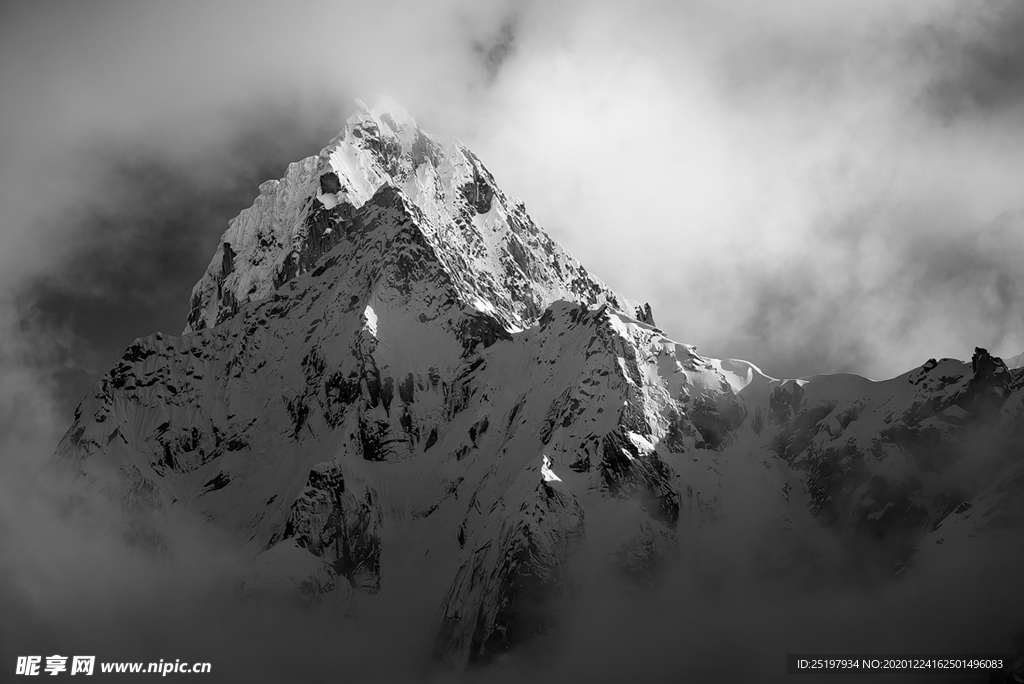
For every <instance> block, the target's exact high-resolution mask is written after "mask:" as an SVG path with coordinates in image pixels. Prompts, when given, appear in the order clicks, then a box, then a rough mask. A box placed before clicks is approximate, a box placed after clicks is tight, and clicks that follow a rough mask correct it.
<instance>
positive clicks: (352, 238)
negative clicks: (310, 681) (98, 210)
mask: <svg viewBox="0 0 1024 684" xmlns="http://www.w3.org/2000/svg"><path fill="white" fill-rule="evenodd" d="M634 312H635V315H631V314H634ZM1022 400H1024V372H1021V371H1017V370H1013V369H1010V368H1007V366H1006V364H1004V363H1003V362H1002V361H1000V360H999V359H997V358H994V357H992V356H990V355H989V354H988V353H987V352H985V351H984V350H980V349H979V350H977V352H976V353H975V355H974V358H973V359H972V361H971V363H969V364H968V363H964V362H961V361H956V360H952V359H943V360H940V361H937V360H931V361H929V362H928V363H926V364H924V365H923V366H921V367H920V368H917V369H915V370H913V371H911V372H909V373H906V374H904V375H901V376H899V377H897V378H893V379H890V380H886V381H882V382H873V381H870V380H867V379H865V378H861V377H858V376H852V375H822V376H814V377H810V378H805V379H801V380H787V379H775V378H771V377H768V376H766V375H764V374H763V373H762V372H761V371H760V370H759V369H758V368H757V367H756V366H755V365H753V364H751V363H749V362H746V361H741V360H735V359H724V360H719V359H713V358H707V357H704V356H702V355H700V354H698V353H697V351H696V349H695V348H694V347H692V346H690V345H686V344H682V343H679V342H677V341H675V340H673V339H671V338H670V337H668V336H667V335H666V334H665V333H664V332H662V331H661V330H660V329H658V328H657V327H655V326H654V324H653V317H652V316H651V312H650V311H649V309H646V310H644V309H641V308H634V306H633V303H627V301H626V300H624V299H622V298H621V297H619V296H618V295H616V294H614V293H612V292H610V291H609V290H608V289H607V288H606V287H604V286H603V285H602V284H601V283H600V281H598V280H597V279H596V278H594V277H592V276H590V275H589V274H588V273H587V272H586V271H585V270H584V269H583V268H582V266H580V265H579V264H578V262H576V261H575V260H573V259H572V257H570V256H568V255H567V254H566V253H565V252H564V251H563V250H562V249H561V248H560V247H558V245H557V244H555V243H554V242H553V241H552V240H551V239H550V238H548V237H547V236H546V235H544V234H543V233H542V232H541V231H540V230H539V229H538V228H537V227H536V226H535V225H534V224H533V223H532V221H530V219H529V217H528V216H527V215H526V213H525V210H524V209H523V206H522V204H521V203H517V202H513V201H512V200H510V199H508V198H507V197H506V196H505V195H504V194H503V193H501V191H500V190H498V189H497V188H496V187H495V185H494V181H493V178H491V176H490V174H489V173H487V171H486V169H485V168H484V167H483V165H482V164H481V163H480V162H479V160H477V159H476V157H475V156H473V155H472V153H471V152H469V151H468V150H465V148H463V147H461V146H459V145H457V144H452V145H449V146H446V147H445V146H441V145H439V144H437V143H435V142H434V141H433V139H431V138H430V137H429V136H427V135H426V134H425V133H423V132H422V131H420V130H419V129H418V128H416V127H415V124H414V123H413V122H412V120H411V119H410V118H408V116H407V115H404V113H401V112H400V111H398V110H396V109H394V108H392V109H389V110H387V111H385V110H383V109H375V110H368V109H365V108H364V109H363V110H362V111H361V112H360V113H358V114H357V115H356V116H354V117H353V118H352V119H350V120H349V122H348V124H347V126H346V129H345V131H343V132H342V134H341V135H339V136H338V138H336V139H335V140H334V141H332V143H331V144H330V145H329V146H328V147H327V148H325V149H324V151H323V152H322V153H321V154H320V156H318V157H311V158H309V159H306V160H303V161H302V162H298V163H296V164H293V165H291V166H290V167H289V169H288V172H287V173H286V175H285V178H284V179H282V180H281V181H274V182H271V183H266V184H264V185H263V186H262V187H261V194H260V197H259V198H258V199H257V200H256V202H255V203H254V205H253V207H252V208H250V209H248V210H246V211H244V212H242V214H240V215H239V217H238V218H236V219H235V220H234V221H232V223H231V225H230V227H229V229H228V231H227V232H226V233H225V235H224V237H223V239H222V241H221V245H220V247H219V248H218V252H217V254H216V255H215V257H214V260H213V262H212V263H211V264H210V267H209V269H208V270H207V273H206V275H205V276H204V277H203V279H202V280H201V281H200V282H199V284H197V286H196V288H195V290H194V292H193V306H192V310H191V313H190V316H189V326H188V328H187V329H186V333H185V334H183V335H182V336H180V337H175V336H168V335H162V334H159V333H157V334H155V335H152V336H150V337H147V338H144V339H140V340H137V341H136V342H135V343H133V344H132V345H131V346H130V347H129V348H128V349H127V351H126V352H125V354H124V356H123V357H122V359H121V361H120V362H119V363H118V364H117V365H116V366H115V367H114V368H113V369H111V371H110V372H109V373H108V374H107V375H106V376H105V377H104V379H103V380H102V382H101V384H100V386H99V387H98V388H97V389H96V391H95V393H94V394H93V395H91V396H90V397H87V398H86V400H85V401H84V402H83V403H82V405H81V406H80V407H79V410H78V412H77V413H76V416H75V422H74V424H73V425H72V426H71V428H70V429H69V430H68V432H67V434H66V435H65V437H64V439H63V441H62V442H61V445H60V447H59V449H58V453H57V456H56V460H57V462H58V464H59V465H60V466H61V467H65V468H69V469H72V470H73V471H74V472H76V473H78V474H79V476H80V478H79V484H80V486H81V487H83V488H88V489H91V490H96V491H102V492H104V493H106V494H107V495H109V496H111V497H114V498H115V499H117V500H119V501H120V503H121V505H122V507H123V509H124V510H125V511H127V512H128V515H127V517H126V523H125V524H126V530H125V534H126V535H127V536H128V537H129V538H130V539H132V540H133V541H134V542H135V543H138V544H140V545H143V546H153V547H158V548H159V547H161V545H162V544H163V543H164V541H163V538H162V520H163V519H164V517H165V516H168V515H170V513H171V512H173V511H175V510H176V509H179V508H184V509H187V510H188V511H192V512H197V513H199V514H201V515H202V516H204V517H205V519H207V520H209V521H210V524H211V525H216V526H217V527H219V528H220V529H222V530H226V531H227V532H229V533H230V534H231V535H232V536H233V538H234V539H235V540H236V541H237V544H238V547H239V549H241V550H242V552H243V553H245V554H248V556H250V557H251V558H252V560H253V566H252V573H251V577H250V579H249V580H248V581H247V582H246V585H245V587H244V589H245V591H246V592H247V593H248V594H250V595H253V596H259V595H261V594H263V593H265V592H280V591H285V592H291V593H294V592H296V591H298V592H299V593H300V594H302V595H303V596H304V597H305V599H306V600H310V601H318V602H326V603H328V604H330V605H336V606H338V607H339V608H342V609H346V608H347V607H350V606H351V605H353V603H354V602H358V604H359V606H360V609H361V610H373V607H374V606H375V605H377V602H387V601H390V600H393V599H394V598H395V597H396V596H397V595H398V594H397V592H398V591H399V590H400V589H401V588H404V587H410V586H412V587H416V589H417V592H418V593H419V594H421V595H422V596H423V597H425V600H427V601H428V602H430V604H431V605H432V606H434V607H436V616H435V618H436V619H435V621H434V628H433V629H434V631H433V633H432V634H431V635H430V636H431V638H433V639H434V643H435V655H436V657H437V658H438V659H439V660H441V661H442V662H445V663H448V664H450V665H453V666H461V665H464V664H466V663H469V662H477V663H480V662H486V661H487V660H488V659H489V658H492V657H494V656H496V655H500V654H502V653H506V652H508V651H510V650H513V649H515V648H516V647H517V646H518V645H520V644H522V643H523V642H525V641H528V640H529V639H531V638H534V635H536V634H542V633H545V632H546V631H548V630H549V629H553V628H554V625H555V623H554V621H553V620H552V616H551V615H550V614H548V613H547V612H546V611H545V609H544V606H549V605H554V604H557V603H558V602H559V601H563V600H570V598H571V595H572V586H573V581H574V579H573V578H574V574H573V570H574V563H576V562H577V559H578V558H580V557H581V554H583V552H584V551H585V552H586V554H587V557H588V558H594V557H595V556H596V557H597V558H599V559H600V560H601V561H602V562H604V561H607V562H608V563H612V564H614V565H615V566H616V567H618V568H620V569H621V571H622V572H624V573H625V574H626V575H628V576H629V577H632V578H635V579H636V581H637V582H638V583H640V584H642V583H643V582H644V581H646V579H647V578H649V577H650V576H651V573H652V572H653V570H652V568H654V567H655V566H656V564H657V563H658V561H659V558H660V557H661V556H662V555H664V554H668V553H670V552H671V551H672V549H673V548H674V547H675V545H676V543H677V540H678V539H679V538H680V533H681V531H684V530H687V529H694V528H700V527H702V526H707V525H715V524H717V522H719V521H720V520H722V519H723V518H727V517H728V516H729V515H730V514H731V511H730V509H729V508H728V506H727V505H726V504H724V503H723V491H724V488H725V487H726V486H727V485H728V478H729V474H730V473H731V472H734V470H735V469H736V468H739V467H741V466H743V465H745V464H750V463H753V464H755V465H757V468H756V469H755V470H756V472H757V473H758V477H760V478H761V479H760V480H759V486H760V487H761V488H762V489H763V492H762V493H763V494H764V496H766V497H771V498H773V500H775V501H777V502H778V503H779V508H780V510H782V511H784V512H785V514H784V515H783V516H781V517H780V520H779V521H778V524H779V525H780V527H782V528H784V529H785V530H786V531H787V532H791V533H793V534H799V533H800V529H801V526H802V527H803V528H804V529H809V528H810V527H811V526H824V527H826V528H827V529H829V530H831V531H833V532H835V534H836V535H838V536H839V538H841V539H853V540H861V539H870V540H872V541H871V543H872V544H874V545H876V546H877V548H879V550H880V554H881V556H882V558H883V560H884V562H888V563H891V564H892V566H893V567H900V568H904V569H906V568H908V567H912V566H913V564H914V563H917V562H922V563H926V562H927V559H928V558H929V557H930V556H929V552H928V549H925V550H924V552H922V548H924V547H923V545H927V544H930V543H933V542H934V534H936V530H938V531H942V534H943V535H946V536H945V537H944V539H946V540H947V541H946V543H947V544H954V543H964V544H967V543H968V542H966V541H962V542H958V541H956V540H966V539H972V538H973V537H971V535H970V532H973V531H975V528H974V527H972V525H974V524H975V520H974V519H969V518H968V517H967V513H968V512H969V511H970V510H972V502H974V503H973V506H974V509H973V510H975V511H978V512H980V511H984V512H985V516H984V517H985V520H988V521H991V520H997V521H1002V522H1001V523H1000V524H1005V519H1006V517H1007V516H1009V517H1011V518H1013V516H1017V517H1016V518H1013V519H1014V520H1017V519H1018V518H1019V516H1020V514H1021V512H1020V510H1019V508H1020V507H1019V506H1017V505H1016V504H1015V503H1014V502H1015V501H1017V500H1019V497H1016V496H1015V494H1014V493H1019V491H1020V482H1021V477H1020V462H1021V461H1020V458H1021V456H1020V451H1019V449H1018V448H1017V447H1016V444H1018V443H1019V435H1020V432H1021V426H1022V425H1024V418H1022V410H1024V409H1022V406H1024V401H1022ZM979 445H983V446H984V448H985V449H986V450H987V452H986V453H991V456H990V457H989V458H986V459H983V460H980V461H976V460H971V459H970V458H968V455H969V454H970V453H971V452H972V450H977V449H979V448H981V447H979ZM1007 492H1009V493H1007ZM623 521H625V523H628V524H622V523H623ZM1015 524H1016V523H1015ZM983 529H984V531H985V533H986V534H990V535H994V536H995V537H996V538H999V537H998V535H999V534H1000V530H1002V529H1006V528H1005V527H1000V525H999V524H994V525H993V524H990V525H987V526H984V528H983ZM915 559H919V560H915ZM341 612H342V613H344V612H345V610H342V611H341Z"/></svg>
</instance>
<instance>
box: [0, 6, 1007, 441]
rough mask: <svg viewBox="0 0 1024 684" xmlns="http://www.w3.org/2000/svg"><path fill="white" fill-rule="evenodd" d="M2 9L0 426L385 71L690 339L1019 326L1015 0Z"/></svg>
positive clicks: (437, 128) (582, 251)
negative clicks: (0, 383) (962, 0)
mask: <svg viewBox="0 0 1024 684" xmlns="http://www.w3.org/2000/svg"><path fill="white" fill-rule="evenodd" d="M0 12H2V16H0V93H2V97H0V292H2V295H0V300H2V308H0V331H2V333H3V334H2V340H0V344H2V347H0V361H2V363H3V368H4V373H3V379H2V380H0V382H2V383H3V387H2V388H0V402H2V404H0V406H2V408H3V414H2V419H3V420H2V423H0V425H3V426H5V427H6V428H7V429H13V428H10V426H12V425H20V426H21V427H22V428H24V427H25V426H26V425H35V428H38V430H42V429H43V428H44V427H46V428H47V429H51V428H52V430H57V431H59V429H61V428H63V427H64V426H66V424H67V423H69V422H70V415H69V414H70V411H71V410H72V409H73V407H74V406H75V404H77V403H78V401H79V400H80V398H81V396H82V394H84V393H85V392H86V391H88V389H89V388H90V387H91V386H92V385H93V384H94V383H95V382H96V380H97V378H98V377H99V376H100V375H101V374H102V373H104V372H105V371H106V370H108V369H109V367H110V366H111V365H112V364H113V363H114V362H115V361H116V359H117V358H118V356H119V355H120V353H121V352H122V351H123V349H124V348H125V347H126V346H127V345H128V344H129V343H130V342H131V341H132V340H133V339H134V338H135V337H138V336H143V335H147V334H149V333H151V332H154V331H156V330H161V331H164V332H170V333H178V332H180V330H181V329H182V327H183V326H184V321H185V314H186V312H187V306H188V295H189V291H190V289H191V287H192V285H193V284H194V283H195V281H196V280H198V278H199V276H200V275H201V274H202V272H203V270H204V269H205V267H206V265H207V264H208V263H209V260H210V258H211V257H212V255H213V251H214V249H215V246H216V243H217V240H218V238H219V236H220V234H221V233H222V232H223V230H224V229H225V228H226V225H227V221H228V219H229V218H231V217H232V216H234V215H235V214H237V213H238V212H239V211H240V210H241V209H243V208H245V207H247V206H248V205H249V204H251V202H252V200H253V199H254V197H255V195H256V188H257V186H258V184H259V183H260V182H262V181H263V180H266V179H268V178H272V177H279V176H280V175H281V174H282V172H283V170H284V167H285V165H286V164H287V163H288V162H289V161H291V160H294V159H298V158H301V157H303V156H307V155H310V154H315V153H316V152H317V151H319V149H320V148H321V147H322V146H324V145H325V144H326V143H327V142H328V141H329V139H330V138H331V136H333V135H334V133H336V132H337V131H338V130H339V129H340V128H341V126H342V125H343V121H344V118H345V117H346V116H347V115H348V113H350V111H351V109H352V98H354V97H360V98H362V99H364V100H367V101H372V100H373V98H374V96H375V94H376V93H387V94H390V95H391V96H393V97H394V98H395V99H396V100H398V101H399V102H400V103H402V104H403V105H404V106H405V107H406V108H407V109H408V110H409V111H410V112H411V113H412V114H413V115H414V116H415V117H416V118H417V119H418V121H419V122H420V124H421V125H422V126H423V127H424V128H425V129H426V130H428V131H431V132H433V133H435V134H438V135H441V136H457V137H458V138H459V139H461V140H462V141H463V142H465V143H466V144H467V145H469V146H470V147H471V148H472V149H474V150H475V151H476V152H477V153H478V155H479V156H480V157H481V159H483V161H484V163H485V164H487V166H488V167H489V168H490V169H491V171H492V172H493V173H494V175H495V177H496V178H497V180H498V182H499V184H500V185H501V186H502V188H504V189H505V190H506V191H507V192H509V193H511V194H513V195H515V196H518V197H520V198H522V199H523V200H524V201H525V202H526V204H527V207H528V209H529V210H530V211H531V214H532V216H533V217H534V219H535V220H536V221H537V222H538V223H539V224H540V225H541V226H543V227H545V228H546V229H547V230H548V231H549V232H550V233H551V234H552V235H553V236H554V237H555V238H556V239H557V240H559V241H560V242H561V243H562V244H563V245H565V246H566V247H567V248H568V249H569V250H570V251H571V252H572V253H574V254H575V255H576V256H577V257H578V258H580V259H581V260H582V261H583V262H584V264H585V265H587V266H588V267H589V268H590V269H591V270H592V271H593V272H594V273H595V274H597V275H598V276H600V277H601V278H603V279H604V280H606V281H607V282H608V283H609V284H611V285H612V286H613V287H614V288H616V289H618V290H619V291H621V292H623V293H624V294H626V295H628V296H630V297H633V298H635V299H639V300H641V301H649V302H651V304H652V305H653V307H654V313H655V318H656V320H657V321H658V323H659V325H660V326H661V327H662V328H663V329H664V330H665V331H666V332H667V333H669V334H670V335H671V336H673V337H675V338H676V339H678V340H680V341H683V342H689V343H693V344H697V345H698V348H699V349H700V350H701V351H702V352H703V353H705V354H708V355H712V356H718V357H742V358H746V359H749V360H751V361H753V362H754V363H757V364H759V365H760V366H761V367H762V368H763V369H764V370H765V372H767V373H769V374H771V375H775V376H800V375H808V374H812V373H817V372H841V371H843V372H857V373H861V374H865V375H868V376H870V377H873V378H883V377H890V376H893V375H896V374H899V373H901V372H904V371H906V370H908V369H910V368H912V367H914V366H917V365H920V364H921V363H923V362H924V361H925V360H927V359H928V358H929V357H933V356H934V357H942V356H954V357H959V358H969V357H970V355H971V353H972V351H973V348H974V347H975V346H976V345H978V346H985V347H988V348H989V349H990V350H991V351H993V352H994V353H996V354H1002V355H1006V356H1009V355H1014V354H1017V353H1020V352H1021V351H1024V319H1022V317H1021V315H1020V306H1021V296H1022V293H1024V269H1022V268H1021V266H1020V264H1021V263H1024V230H1022V229H1024V191H1022V179H1024V41H1021V40H1020V36H1021V35H1024V4H1022V3H1019V2H1015V1H1013V0H1000V1H989V2H977V1H974V0H972V1H970V2H954V1H951V0H918V1H915V2H913V3H907V2H891V1H888V0H886V1H882V0H857V1H853V0H846V1H843V2H838V1H835V2H826V1H824V0H805V1H803V2H796V1H788V0H777V1H775V2H771V3H765V2H760V1H757V0H733V1H729V2H722V1H721V0H714V1H711V0H707V1H689V2H681V1H678V0H673V1H672V2H643V1H639V2H631V3H622V2H582V1H573V0H555V1H545V2H486V3H485V2H479V1H478V0H474V1H468V0H466V1H462V0H441V1H436V0H435V1H433V2H429V3H426V2H399V1H391V2H290V3H282V2H274V3H261V2H255V1H253V2H218V3H206V2H201V3H199V2H197V3H187V2H174V3H155V2H154V3H142V2H136V1H133V2H114V1H95V2H89V3H82V2H42V1H40V2H22V3H5V4H4V5H3V6H2V10H0ZM29 414H31V420H29V418H28V417H27V416H28V415H29ZM51 416H52V417H53V421H52V425H51V424H50V423H49V422H47V421H49V420H50V417H51ZM26 421H28V422H26ZM32 421H37V422H39V421H41V422H39V423H38V424H36V423H33V422H32ZM35 428H34V429H35Z"/></svg>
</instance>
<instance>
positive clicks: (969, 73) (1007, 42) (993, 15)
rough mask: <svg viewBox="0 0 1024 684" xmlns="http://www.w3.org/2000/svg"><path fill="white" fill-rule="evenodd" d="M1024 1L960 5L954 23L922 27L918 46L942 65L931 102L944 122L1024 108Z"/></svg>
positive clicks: (928, 91) (930, 88)
mask: <svg viewBox="0 0 1024 684" xmlns="http://www.w3.org/2000/svg"><path fill="white" fill-rule="evenodd" d="M1022 35H1024V5H1021V3H1019V2H1015V1H1014V0H986V1H985V2H979V3H971V4H968V5H964V6H960V7H959V8H958V15H957V22H956V23H955V24H953V25H949V24H946V25H933V26H930V27H928V28H926V29H922V30H921V32H920V34H919V35H918V36H917V39H916V40H915V41H914V46H915V47H916V48H917V49H919V50H920V51H921V54H922V55H923V57H924V58H926V59H929V60H931V61H932V62H933V63H934V64H935V65H936V71H937V73H936V74H935V76H934V77H933V78H932V79H931V80H930V82H929V83H928V84H927V86H926V88H925V92H924V94H925V102H926V104H927V106H928V107H929V108H930V109H931V110H932V111H934V112H935V114H937V115H938V116H939V117H940V118H941V119H942V120H943V121H946V122H953V121H956V120H958V119H961V118H964V117H971V116H979V115H981V116H985V115H998V114H1002V113H1004V112H1013V113H1016V114H1017V115H1018V116H1019V115H1020V114H1021V111H1022V108H1024V41H1022V40H1021V36H1022Z"/></svg>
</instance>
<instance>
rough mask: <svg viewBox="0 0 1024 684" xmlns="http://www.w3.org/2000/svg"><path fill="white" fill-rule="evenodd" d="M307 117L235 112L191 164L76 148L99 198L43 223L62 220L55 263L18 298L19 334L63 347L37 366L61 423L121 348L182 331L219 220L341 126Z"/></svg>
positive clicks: (141, 145) (138, 148) (262, 109)
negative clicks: (54, 395)
mask: <svg viewBox="0 0 1024 684" xmlns="http://www.w3.org/2000/svg"><path fill="white" fill-rule="evenodd" d="M313 111H315V116H310V115H309V113H308V112H301V111H299V110H298V108H291V107H288V106H286V105H283V104H281V103H274V102H264V103H257V104H256V105H255V106H252V107H250V108H247V109H246V110H245V111H243V112H239V113H236V114H235V116H234V126H235V127H236V128H235V130H234V131H233V132H232V134H231V135H230V136H229V137H227V138H225V139H223V140H218V141H217V142H216V143H215V144H213V145H209V146H206V147H204V149H203V150H202V152H201V153H200V154H199V155H198V156H196V157H192V156H190V157H189V158H188V159H178V158H175V157H174V156H171V155H167V154H165V151H164V150H161V149H159V148H157V149H150V148H149V143H148V142H147V141H146V140H145V139H142V140H131V139H129V140H124V139H119V140H111V141H105V142H93V143H91V144H90V145H88V146H87V147H86V148H85V149H82V150H79V151H78V156H79V160H80V163H81V164H82V166H84V167H85V170H83V173H88V174H90V176H91V179H90V182H91V183H92V184H93V187H94V188H96V191H97V194H95V195H90V196H88V197H87V198H86V199H85V200H84V201H81V202H79V203H77V204H76V205H75V206H73V207H67V208H65V209H64V211H62V212H61V214H60V215H59V216H57V217H53V218H52V219H51V220H53V221H58V222H59V223H61V224H63V225H64V235H65V237H64V239H63V244H61V245H60V246H59V248H58V249H57V250H56V251H57V257H56V260H55V261H56V264H55V265H54V267H53V268H52V269H50V270H49V271H48V272H46V273H44V274H42V275H40V276H38V277H36V278H33V279H31V280H30V281H28V282H26V283H22V284H21V286H20V288H19V291H18V293H17V295H16V300H17V301H18V303H19V308H20V312H21V317H22V320H23V323H22V325H23V330H25V332H27V333H31V335H32V336H33V337H37V338H43V339H51V340H54V341H55V342H56V343H59V344H60V345H61V346H60V348H59V349H57V350H56V354H55V355H54V356H55V357H56V358H48V359H46V362H47V363H49V364H55V368H54V370H55V372H56V374H57V379H58V380H59V382H60V387H59V390H58V398H59V401H60V403H61V410H62V411H63V412H64V413H65V414H66V415H67V416H68V417H70V415H71V410H72V409H73V408H74V406H75V404H77V403H78V401H79V400H80V399H81V398H82V396H83V395H84V394H85V393H86V392H88V391H89V390H90V389H91V387H92V386H93V385H94V384H95V383H96V382H97V381H98V378H99V375H101V374H102V373H103V372H105V371H106V370H107V369H108V368H110V367H111V366H112V365H113V363H114V362H115V361H116V360H117V358H118V357H119V356H120V354H121V353H122V352H123V351H124V348H125V346H126V345H127V344H128V343H129V342H131V341H132V340H134V339H135V338H137V337H143V336H146V335H149V334H151V333H153V332H157V331H160V332H166V333H170V334H178V333H179V332H180V330H181V329H182V328H183V327H184V321H185V316H186V314H187V311H188V305H189V298H190V293H191V288H192V285H193V284H194V283H195V282H196V281H198V280H199V278H200V277H201V276H202V273H203V271H204V269H205V267H206V264H207V263H208V261H209V259H210V255H212V254H213V252H214V250H215V248H216V245H217V240H218V239H219V236H220V234H221V233H222V232H223V231H224V230H225V229H226V228H227V223H228V220H229V219H230V218H232V217H234V216H235V215H237V214H238V212H239V211H241V210H242V209H244V208H245V207H247V206H249V205H251V204H252V201H253V199H254V197H255V194H256V188H257V186H258V185H259V184H260V183H262V182H263V181H265V180H268V179H271V178H279V177H280V176H281V175H282V174H283V173H284V170H285V167H286V166H287V164H288V163H289V162H291V161H294V160H297V159H301V158H302V157H304V156H308V155H310V154H315V153H316V152H318V151H319V149H320V148H321V147H322V146H323V144H324V143H325V142H326V141H327V140H330V138H331V137H332V136H333V135H334V134H336V133H337V131H338V130H339V129H340V128H341V125H342V122H343V120H344V116H343V115H342V113H341V112H340V111H339V110H338V109H337V108H336V107H333V106H331V105H330V104H328V103H323V105H322V106H321V107H319V108H316V109H314V110H313ZM68 227H70V228H71V229H70V230H68ZM51 230H52V232H54V233H58V232H59V231H60V229H58V228H53V229H51ZM42 367H44V368H45V366H42Z"/></svg>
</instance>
